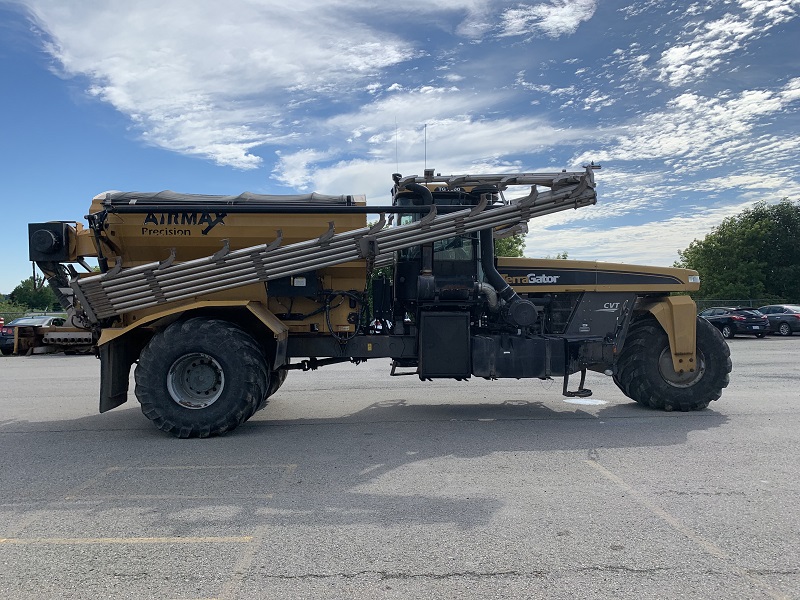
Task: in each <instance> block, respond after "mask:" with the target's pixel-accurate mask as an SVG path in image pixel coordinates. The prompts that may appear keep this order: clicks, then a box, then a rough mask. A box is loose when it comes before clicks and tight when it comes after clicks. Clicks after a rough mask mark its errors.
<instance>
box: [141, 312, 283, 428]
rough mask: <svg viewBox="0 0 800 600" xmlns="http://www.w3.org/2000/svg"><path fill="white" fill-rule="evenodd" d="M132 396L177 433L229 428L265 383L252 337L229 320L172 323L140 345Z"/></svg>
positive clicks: (255, 402) (252, 406)
mask: <svg viewBox="0 0 800 600" xmlns="http://www.w3.org/2000/svg"><path fill="white" fill-rule="evenodd" d="M135 380H136V397H137V398H138V399H139V402H140V403H141V405H142V412H143V413H144V415H145V416H146V417H147V418H148V419H150V420H151V421H153V423H155V425H156V427H158V428H159V429H161V430H162V431H166V432H168V433H171V434H172V435H175V436H176V437H180V438H190V437H208V436H212V435H221V434H224V433H227V432H228V431H231V430H233V429H235V428H236V427H238V426H239V425H241V424H242V423H244V422H245V421H246V420H247V419H249V418H250V417H251V416H253V413H254V412H255V411H256V410H257V408H258V406H259V404H260V403H261V401H262V400H263V399H265V397H266V393H267V390H268V388H269V376H268V374H267V367H266V361H265V360H264V354H263V352H262V351H261V349H260V347H259V346H258V344H256V342H255V340H254V339H253V338H252V337H250V335H248V334H247V333H245V332H244V331H243V330H242V329H241V328H239V327H238V326H237V325H234V324H233V323H229V322H227V321H222V320H219V319H206V318H202V317H195V318H191V319H187V320H185V321H179V322H176V323H173V324H172V325H170V326H169V327H167V328H166V329H165V330H164V331H162V332H160V333H157V334H156V335H155V336H153V339H152V340H150V343H149V344H148V345H147V346H146V347H145V348H144V350H142V353H141V355H140V357H139V364H138V365H137V366H136V372H135Z"/></svg>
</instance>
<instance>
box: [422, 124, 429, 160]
mask: <svg viewBox="0 0 800 600" xmlns="http://www.w3.org/2000/svg"><path fill="white" fill-rule="evenodd" d="M423 131H424V136H425V137H424V139H425V142H424V145H425V164H424V168H425V169H427V168H428V124H427V123H425V127H424V128H423Z"/></svg>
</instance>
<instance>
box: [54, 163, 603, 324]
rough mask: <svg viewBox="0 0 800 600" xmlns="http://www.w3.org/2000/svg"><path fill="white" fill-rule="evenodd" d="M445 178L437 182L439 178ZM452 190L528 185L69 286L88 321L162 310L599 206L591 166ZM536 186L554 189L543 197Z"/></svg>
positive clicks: (480, 179) (470, 180) (485, 179)
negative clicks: (502, 197)
mask: <svg viewBox="0 0 800 600" xmlns="http://www.w3.org/2000/svg"><path fill="white" fill-rule="evenodd" d="M439 177H440V176H439ZM429 179H430V178H429V177H425V178H406V179H405V180H402V182H401V184H400V187H402V185H403V184H405V183H408V182H412V181H414V182H416V181H420V182H429V181H428V180H429ZM439 181H442V182H443V183H444V184H445V185H446V186H447V187H449V188H454V187H457V186H465V185H469V186H476V185H483V184H486V185H494V186H495V189H498V190H499V191H501V192H502V190H503V189H505V188H507V187H508V186H509V185H531V186H532V188H531V193H530V194H529V195H527V196H525V197H524V198H519V199H515V200H511V201H509V202H507V203H505V204H502V205H492V206H487V204H488V202H489V199H490V197H491V194H484V195H483V196H482V201H481V203H480V204H479V205H478V206H475V207H468V208H465V209H464V210H461V211H457V212H452V213H449V214H444V215H438V214H437V212H436V206H435V205H434V206H432V207H431V210H430V212H429V213H428V214H427V215H426V216H425V217H423V218H422V219H420V220H419V221H417V222H415V223H411V224H409V225H402V226H395V227H390V228H384V225H385V223H386V220H385V215H384V214H381V218H380V221H379V222H378V223H377V224H376V225H374V226H372V227H365V228H362V229H357V230H353V231H347V232H344V233H339V234H337V233H335V229H334V224H333V222H332V221H331V222H330V228H329V230H328V231H327V232H326V233H324V234H323V235H322V236H321V237H319V238H316V239H312V240H307V241H303V242H298V243H295V244H290V245H288V246H281V245H280V244H281V232H280V231H278V237H277V239H276V240H275V241H273V242H272V243H269V244H262V245H258V246H252V247H249V248H244V249H241V250H230V249H229V247H228V244H227V240H226V241H225V242H226V244H225V246H224V247H223V248H222V249H221V250H220V251H218V252H216V253H215V254H213V255H212V256H208V257H204V258H199V259H195V260H189V261H186V262H182V263H177V264H174V259H175V254H174V251H173V253H172V255H171V256H170V257H169V258H167V259H166V260H164V261H161V262H153V263H149V264H145V265H140V266H136V267H130V268H127V269H122V268H121V264H120V259H117V264H116V266H115V267H114V268H112V269H110V270H109V271H107V272H106V273H103V274H101V275H92V276H89V277H76V278H73V279H72V280H71V281H70V287H71V288H72V290H73V291H74V293H75V298H76V299H77V300H78V301H79V302H80V305H81V307H82V308H83V310H84V311H85V313H86V315H87V317H88V318H89V320H90V321H91V322H93V323H96V322H99V321H100V320H101V319H108V318H110V317H114V316H118V315H122V314H125V313H128V312H132V311H135V310H141V309H145V308H150V307H154V306H159V305H162V304H167V303H172V302H179V301H182V300H189V299H191V298H194V297H197V296H200V295H203V294H208V293H213V292H220V291H222V290H228V289H232V288H236V287H241V286H246V285H250V284H253V283H257V282H266V281H270V280H273V279H277V278H280V277H287V276H290V275H296V274H300V273H304V272H307V271H312V270H315V269H324V268H326V267H331V266H334V265H338V264H342V263H346V262H350V261H354V260H359V259H366V260H368V261H373V262H374V263H376V264H386V262H387V259H388V260H391V257H392V255H393V253H394V252H396V251H398V250H402V249H404V248H409V247H411V246H416V245H419V244H426V243H430V242H434V241H437V240H441V239H446V238H449V237H453V236H456V235H463V234H466V233H472V232H475V231H480V230H483V229H488V228H493V229H495V228H511V227H514V226H516V225H519V224H520V223H526V222H527V221H528V220H529V219H531V218H534V217H539V216H543V215H548V214H551V213H555V212H559V211H562V210H566V209H569V208H580V207H582V206H588V205H592V204H595V202H596V194H595V189H594V188H595V183H594V174H593V171H592V167H587V168H586V170H585V171H583V172H570V173H566V172H562V173H553V174H550V173H547V174H527V173H525V174H518V175H508V174H504V175H487V176H480V175H475V176H456V177H452V176H451V177H448V178H441V179H440V180H439ZM536 185H545V186H549V187H551V188H552V189H550V190H547V191H544V192H538V190H537V188H536Z"/></svg>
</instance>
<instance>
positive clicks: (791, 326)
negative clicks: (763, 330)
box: [758, 304, 800, 335]
mask: <svg viewBox="0 0 800 600" xmlns="http://www.w3.org/2000/svg"><path fill="white" fill-rule="evenodd" d="M758 310H759V312H762V313H764V314H765V315H767V319H769V330H770V331H771V332H773V333H779V334H781V335H792V334H793V333H794V332H795V331H800V306H798V305H796V304H770V305H768V306H762V307H761V308H759V309H758Z"/></svg>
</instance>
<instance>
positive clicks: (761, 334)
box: [756, 333, 767, 339]
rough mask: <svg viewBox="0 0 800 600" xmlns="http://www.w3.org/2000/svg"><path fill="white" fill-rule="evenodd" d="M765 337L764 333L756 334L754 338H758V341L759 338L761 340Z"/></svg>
mask: <svg viewBox="0 0 800 600" xmlns="http://www.w3.org/2000/svg"><path fill="white" fill-rule="evenodd" d="M766 336H767V334H766V333H757V334H756V337H757V338H759V339H760V338H763V337H766Z"/></svg>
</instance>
